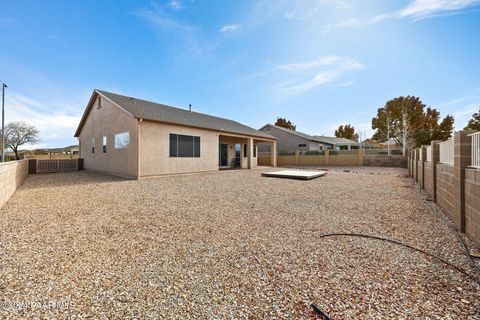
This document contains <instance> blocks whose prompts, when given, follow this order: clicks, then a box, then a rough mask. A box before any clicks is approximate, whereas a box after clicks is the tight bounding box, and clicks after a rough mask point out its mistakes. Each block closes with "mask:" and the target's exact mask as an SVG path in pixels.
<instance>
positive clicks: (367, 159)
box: [363, 154, 407, 168]
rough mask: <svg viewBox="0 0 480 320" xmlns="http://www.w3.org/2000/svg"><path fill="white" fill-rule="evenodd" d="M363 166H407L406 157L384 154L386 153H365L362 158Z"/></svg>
mask: <svg viewBox="0 0 480 320" xmlns="http://www.w3.org/2000/svg"><path fill="white" fill-rule="evenodd" d="M363 165H364V166H373V167H399V168H406V167H407V157H406V156H397V155H394V156H386V155H377V154H366V155H365V156H364V158H363Z"/></svg>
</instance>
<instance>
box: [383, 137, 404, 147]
mask: <svg viewBox="0 0 480 320" xmlns="http://www.w3.org/2000/svg"><path fill="white" fill-rule="evenodd" d="M382 144H383V145H384V146H385V148H387V147H390V148H391V149H401V148H402V144H401V143H399V142H398V141H397V140H396V139H395V138H390V139H388V140H387V141H385V142H382Z"/></svg>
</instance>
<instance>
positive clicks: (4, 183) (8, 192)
mask: <svg viewBox="0 0 480 320" xmlns="http://www.w3.org/2000/svg"><path fill="white" fill-rule="evenodd" d="M27 176H28V159H25V160H19V161H11V162H3V163H0V209H1V208H2V207H3V205H4V204H5V203H6V202H7V201H8V199H10V197H11V196H12V195H13V194H14V193H15V191H16V190H17V188H18V187H20V186H21V185H22V183H23V181H24V180H25V178H26V177H27Z"/></svg>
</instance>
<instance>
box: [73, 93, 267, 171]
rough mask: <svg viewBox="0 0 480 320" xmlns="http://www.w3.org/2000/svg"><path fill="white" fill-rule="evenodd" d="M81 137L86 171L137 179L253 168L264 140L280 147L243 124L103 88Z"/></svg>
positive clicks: (87, 113)
mask: <svg viewBox="0 0 480 320" xmlns="http://www.w3.org/2000/svg"><path fill="white" fill-rule="evenodd" d="M75 137H77V138H78V139H79V146H80V158H83V159H84V167H85V169H87V170H92V171H98V172H104V173H108V174H113V175H118V176H122V177H127V178H134V179H138V178H140V177H148V176H156V175H164V174H175V173H190V172H203V171H214V170H219V169H221V168H230V167H233V166H239V167H241V168H253V167H255V166H256V165H257V161H258V160H257V144H258V143H259V142H268V143H269V144H270V145H271V147H272V149H273V150H276V138H275V137H273V136H271V135H269V134H267V133H264V132H261V131H258V130H255V129H253V128H250V127H247V126H245V125H243V124H241V123H238V122H235V121H232V120H227V119H223V118H218V117H213V116H209V115H206V114H202V113H198V112H193V111H191V110H184V109H178V108H174V107H170V106H166V105H162V104H158V103H154V102H150V101H145V100H140V99H136V98H132V97H127V96H122V95H119V94H114V93H110V92H106V91H101V90H94V91H93V93H92V96H91V98H90V101H89V102H88V105H87V107H86V110H85V112H84V114H83V117H82V119H81V120H80V124H79V125H78V128H77V131H76V132H75ZM238 151H240V152H238ZM271 165H272V166H276V157H275V156H274V157H272V158H271Z"/></svg>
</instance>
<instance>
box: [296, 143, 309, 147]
mask: <svg viewBox="0 0 480 320" xmlns="http://www.w3.org/2000/svg"><path fill="white" fill-rule="evenodd" d="M306 146H307V144H306V143H299V144H298V147H299V148H305V147H306Z"/></svg>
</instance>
